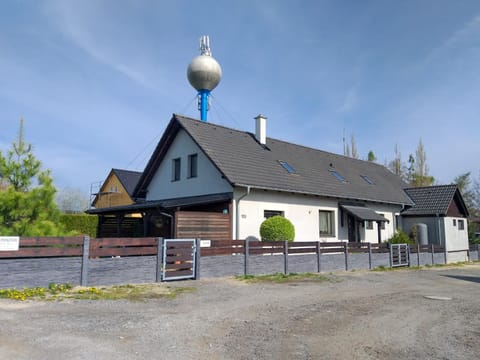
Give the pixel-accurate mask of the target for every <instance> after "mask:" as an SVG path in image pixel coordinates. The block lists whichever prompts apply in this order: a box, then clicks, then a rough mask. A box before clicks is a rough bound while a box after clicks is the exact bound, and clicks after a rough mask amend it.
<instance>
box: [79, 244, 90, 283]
mask: <svg viewBox="0 0 480 360" xmlns="http://www.w3.org/2000/svg"><path fill="white" fill-rule="evenodd" d="M89 252H90V236H88V235H85V236H84V237H83V254H82V269H81V272H80V285H81V286H87V284H88V257H89Z"/></svg>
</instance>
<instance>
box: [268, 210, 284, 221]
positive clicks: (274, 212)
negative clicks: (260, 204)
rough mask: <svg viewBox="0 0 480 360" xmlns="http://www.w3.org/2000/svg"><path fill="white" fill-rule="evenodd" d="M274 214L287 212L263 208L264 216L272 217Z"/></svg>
mask: <svg viewBox="0 0 480 360" xmlns="http://www.w3.org/2000/svg"><path fill="white" fill-rule="evenodd" d="M272 216H285V213H284V212H283V211H279V210H263V217H264V218H265V219H268V218H271V217H272Z"/></svg>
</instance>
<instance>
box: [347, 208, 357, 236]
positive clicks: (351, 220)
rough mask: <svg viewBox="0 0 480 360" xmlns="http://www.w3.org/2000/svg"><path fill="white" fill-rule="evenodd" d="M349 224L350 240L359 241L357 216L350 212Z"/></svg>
mask: <svg viewBox="0 0 480 360" xmlns="http://www.w3.org/2000/svg"><path fill="white" fill-rule="evenodd" d="M347 224H348V242H357V241H358V239H357V229H356V228H357V222H356V221H355V218H354V217H353V216H352V215H350V214H348V216H347Z"/></svg>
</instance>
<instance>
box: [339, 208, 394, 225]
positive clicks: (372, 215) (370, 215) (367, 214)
mask: <svg viewBox="0 0 480 360" xmlns="http://www.w3.org/2000/svg"><path fill="white" fill-rule="evenodd" d="M341 207H342V208H343V209H345V210H346V211H347V212H348V213H350V214H351V215H353V216H354V217H356V218H357V219H358V220H360V221H381V222H385V221H386V222H388V220H387V219H386V218H385V217H384V216H382V215H380V214H377V213H376V212H375V211H373V210H372V209H370V208H367V207H362V206H351V205H341Z"/></svg>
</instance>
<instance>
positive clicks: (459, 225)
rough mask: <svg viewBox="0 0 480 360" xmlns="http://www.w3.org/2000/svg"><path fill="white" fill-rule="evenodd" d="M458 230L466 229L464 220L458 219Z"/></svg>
mask: <svg viewBox="0 0 480 360" xmlns="http://www.w3.org/2000/svg"><path fill="white" fill-rule="evenodd" d="M458 230H465V222H464V221H463V220H458Z"/></svg>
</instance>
